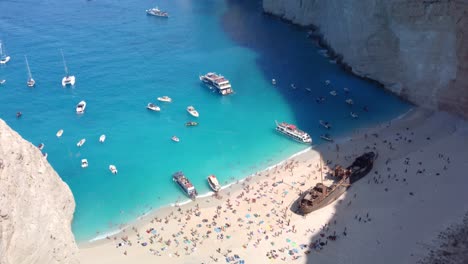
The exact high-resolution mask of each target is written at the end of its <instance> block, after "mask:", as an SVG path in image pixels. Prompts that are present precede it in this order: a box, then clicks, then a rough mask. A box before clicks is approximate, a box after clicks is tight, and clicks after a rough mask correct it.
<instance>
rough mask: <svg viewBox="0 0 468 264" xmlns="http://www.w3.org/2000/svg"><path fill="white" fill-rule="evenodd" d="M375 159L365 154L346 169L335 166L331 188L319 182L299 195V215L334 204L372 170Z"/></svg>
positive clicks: (372, 155) (372, 153)
mask: <svg viewBox="0 0 468 264" xmlns="http://www.w3.org/2000/svg"><path fill="white" fill-rule="evenodd" d="M376 158H377V155H376V154H375V153H374V152H367V153H364V154H363V155H361V156H359V157H358V158H356V160H355V161H354V162H353V163H352V164H351V165H350V166H349V167H347V168H346V169H344V168H342V167H341V166H336V167H335V169H334V171H333V176H334V177H335V179H336V180H335V182H334V183H333V184H332V185H331V186H325V185H324V184H323V183H321V182H320V183H317V184H316V185H315V186H314V187H313V188H311V189H309V190H307V191H305V192H304V193H303V194H301V196H300V197H299V199H298V201H297V203H298V209H299V213H301V214H303V215H305V214H308V213H311V212H313V211H315V210H318V209H320V208H323V207H325V206H327V205H329V204H331V203H332V202H334V201H335V200H336V199H338V198H339V197H340V196H341V195H342V194H343V193H345V192H346V190H347V189H348V188H349V187H350V186H351V185H352V184H354V183H355V182H357V181H358V180H359V179H361V178H362V177H364V176H366V175H367V174H368V173H369V172H370V171H371V170H372V167H373V165H374V161H375V159H376Z"/></svg>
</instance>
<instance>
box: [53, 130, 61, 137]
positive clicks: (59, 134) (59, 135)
mask: <svg viewBox="0 0 468 264" xmlns="http://www.w3.org/2000/svg"><path fill="white" fill-rule="evenodd" d="M62 134H63V129H60V130H59V131H57V134H55V135H56V136H57V137H61V136H62Z"/></svg>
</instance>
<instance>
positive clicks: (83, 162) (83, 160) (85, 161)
mask: <svg viewBox="0 0 468 264" xmlns="http://www.w3.org/2000/svg"><path fill="white" fill-rule="evenodd" d="M81 168H88V160H87V159H82V160H81Z"/></svg>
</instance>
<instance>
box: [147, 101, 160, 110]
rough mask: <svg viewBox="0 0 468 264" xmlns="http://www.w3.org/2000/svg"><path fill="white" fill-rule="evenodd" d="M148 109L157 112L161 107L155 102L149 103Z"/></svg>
mask: <svg viewBox="0 0 468 264" xmlns="http://www.w3.org/2000/svg"><path fill="white" fill-rule="evenodd" d="M146 109H148V110H151V111H155V112H159V111H161V108H159V106H157V105H155V104H153V103H148V105H147V106H146Z"/></svg>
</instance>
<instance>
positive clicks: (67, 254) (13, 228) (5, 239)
mask: <svg viewBox="0 0 468 264" xmlns="http://www.w3.org/2000/svg"><path fill="white" fill-rule="evenodd" d="M74 210H75V201H74V199H73V196H72V193H71V191H70V189H69V188H68V186H67V185H66V184H65V183H64V182H63V181H62V180H61V179H60V177H59V176H58V175H57V173H56V172H55V171H54V169H52V167H51V166H50V165H49V163H48V162H47V160H46V159H45V158H44V157H43V156H42V154H41V152H40V151H39V150H38V149H37V148H36V147H35V146H33V145H31V143H29V142H27V141H26V140H24V139H23V138H21V136H20V135H18V133H16V132H15V131H13V130H12V129H11V128H10V127H8V126H7V125H6V124H5V122H3V121H2V120H0V264H29V263H31V264H32V263H48V264H50V263H67V264H68V263H78V262H77V259H76V254H77V251H78V248H77V246H76V244H75V240H74V238H73V234H72V232H71V221H72V218H73V212H74Z"/></svg>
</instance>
